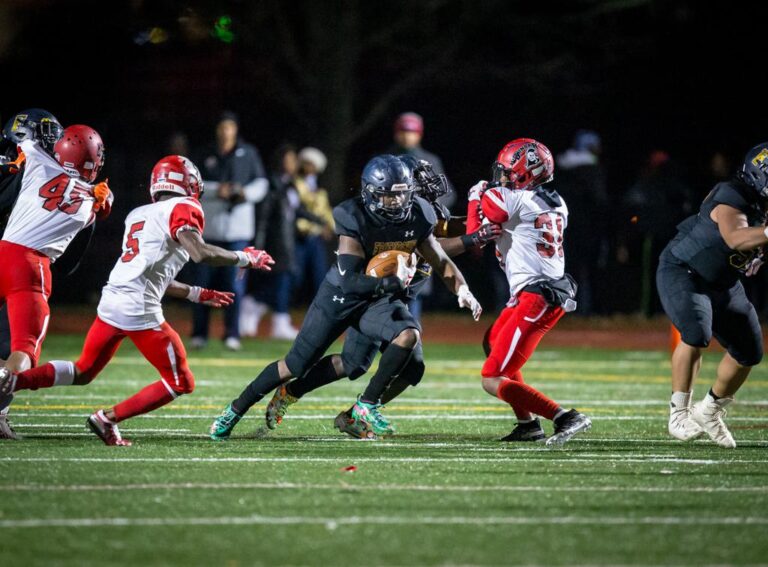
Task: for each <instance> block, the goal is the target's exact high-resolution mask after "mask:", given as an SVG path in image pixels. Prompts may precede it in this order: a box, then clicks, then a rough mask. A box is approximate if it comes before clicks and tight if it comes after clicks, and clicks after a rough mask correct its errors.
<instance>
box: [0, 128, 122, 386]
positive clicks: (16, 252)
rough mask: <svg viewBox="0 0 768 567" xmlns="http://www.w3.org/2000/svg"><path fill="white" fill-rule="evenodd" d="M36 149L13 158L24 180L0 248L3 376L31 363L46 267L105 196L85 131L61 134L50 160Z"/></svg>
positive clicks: (47, 280)
mask: <svg viewBox="0 0 768 567" xmlns="http://www.w3.org/2000/svg"><path fill="white" fill-rule="evenodd" d="M40 143H41V142H40V141H32V140H29V139H25V140H23V141H22V142H21V143H20V144H19V158H20V159H21V160H22V161H23V162H24V177H23V179H22V185H21V189H20V191H19V196H18V199H17V201H16V204H15V205H14V207H13V212H12V213H11V216H10V218H9V219H8V225H7V226H6V228H5V232H4V233H3V239H2V240H0V257H2V259H3V264H2V268H1V269H0V302H4V303H6V304H7V305H8V319H9V322H10V327H11V354H10V356H9V357H8V360H7V361H6V363H5V367H6V368H7V369H8V370H9V371H10V372H20V371H22V370H26V369H28V368H30V367H31V366H34V365H35V364H36V363H37V359H38V357H39V356H40V347H41V346H42V343H43V340H44V339H45V332H46V330H47V328H48V322H49V319H50V309H49V307H48V297H49V296H50V295H51V271H50V264H51V263H52V262H55V261H56V259H57V258H58V257H59V256H61V254H62V253H63V252H64V250H66V248H67V246H68V245H69V243H70V242H71V241H72V239H73V238H74V237H75V235H76V234H77V233H78V232H80V231H81V230H82V229H84V228H85V227H87V226H88V225H90V224H91V223H92V222H93V221H94V219H95V218H96V215H97V214H98V213H99V212H100V211H101V212H102V213H104V214H106V213H108V212H109V207H110V206H111V202H112V193H111V191H110V190H109V187H107V184H106V182H102V183H99V184H98V185H93V183H94V181H95V180H96V178H97V177H98V175H99V171H100V170H101V168H102V166H103V165H104V143H103V142H102V140H101V137H100V136H99V134H98V133H97V132H96V131H95V130H94V129H93V128H90V127H88V126H83V125H75V126H70V127H69V128H66V129H65V130H64V132H63V134H62V137H61V138H60V139H59V140H58V141H57V142H56V144H55V145H54V148H53V150H54V156H55V158H54V157H52V156H51V155H50V154H48V153H47V152H46V151H45V150H44V149H43V148H42V147H41V145H40Z"/></svg>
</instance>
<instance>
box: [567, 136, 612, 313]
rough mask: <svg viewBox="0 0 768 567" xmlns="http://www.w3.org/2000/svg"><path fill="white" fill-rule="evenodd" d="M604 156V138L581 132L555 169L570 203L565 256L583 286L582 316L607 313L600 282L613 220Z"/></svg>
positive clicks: (580, 285) (579, 297)
mask: <svg viewBox="0 0 768 567" xmlns="http://www.w3.org/2000/svg"><path fill="white" fill-rule="evenodd" d="M601 153H602V142H601V140H600V136H599V135H598V134H597V133H596V132H593V131H591V130H579V131H578V132H576V136H575V137H574V140H573V147H571V148H569V149H568V150H566V151H565V152H564V153H562V154H560V155H559V156H558V157H557V168H556V169H555V183H556V185H557V190H558V192H560V193H561V194H562V195H563V197H564V198H565V201H566V202H567V203H568V210H569V215H568V238H566V239H565V257H566V258H567V259H568V271H569V272H570V273H572V274H573V275H574V277H575V278H576V281H577V282H578V284H579V294H578V302H579V308H578V311H577V313H578V314H580V315H594V314H600V313H603V312H604V311H605V309H604V307H605V306H604V303H603V302H602V293H601V286H600V282H601V279H602V276H603V272H604V271H605V267H606V264H607V261H608V250H609V235H610V228H611V218H610V215H609V214H608V192H607V189H606V183H605V172H604V170H603V168H602V166H601V165H600V155H601Z"/></svg>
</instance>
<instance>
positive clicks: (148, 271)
mask: <svg viewBox="0 0 768 567" xmlns="http://www.w3.org/2000/svg"><path fill="white" fill-rule="evenodd" d="M204 228H205V220H204V216H203V209H202V207H201V206H200V203H198V202H197V200H195V199H193V198H191V197H174V198H172V199H166V200H164V201H159V202H157V203H152V204H150V205H144V206H143V207H139V208H137V209H134V210H133V211H131V212H130V213H129V214H128V216H127V217H126V219H125V233H124V236H123V251H122V254H121V256H120V258H119V259H118V260H117V263H116V264H115V267H114V268H112V272H111V273H110V274H109V281H108V282H107V285H105V286H104V288H103V289H102V291H101V301H100V302H99V307H98V309H97V311H98V314H99V317H100V318H101V319H103V320H104V321H106V322H107V323H109V324H110V325H113V326H115V327H117V328H119V329H124V330H126V331H139V330H142V329H151V328H154V327H157V326H158V325H161V324H162V323H163V321H165V318H164V317H163V309H162V306H161V303H160V302H161V300H162V298H163V295H165V290H166V289H167V288H168V285H169V284H170V283H171V281H172V280H173V279H174V278H175V277H176V275H177V274H178V273H179V270H181V268H182V267H184V264H186V263H187V262H188V261H189V254H188V253H187V251H186V250H184V248H183V247H182V246H181V244H180V243H179V241H178V239H177V235H178V233H179V232H180V231H183V230H196V231H197V232H199V233H200V234H202V233H203V229H204Z"/></svg>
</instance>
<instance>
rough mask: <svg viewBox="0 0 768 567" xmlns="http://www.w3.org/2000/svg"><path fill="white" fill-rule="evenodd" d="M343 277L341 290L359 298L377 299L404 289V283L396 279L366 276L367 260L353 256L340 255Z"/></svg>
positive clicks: (340, 271) (392, 277)
mask: <svg viewBox="0 0 768 567" xmlns="http://www.w3.org/2000/svg"><path fill="white" fill-rule="evenodd" d="M337 269H338V270H339V275H340V276H341V290H342V291H343V292H344V293H345V294H346V293H348V294H351V295H357V296H359V297H376V296H379V295H385V294H387V293H396V292H398V291H402V290H403V289H404V286H403V283H402V281H401V280H400V279H399V278H397V277H395V276H389V277H386V278H372V277H371V276H366V275H365V274H364V273H362V272H363V270H365V259H364V258H361V257H360V256H355V255H353V254H339V259H338V266H337Z"/></svg>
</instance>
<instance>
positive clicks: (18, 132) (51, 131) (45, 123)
mask: <svg viewBox="0 0 768 567" xmlns="http://www.w3.org/2000/svg"><path fill="white" fill-rule="evenodd" d="M63 132H64V128H63V127H62V125H61V123H60V122H59V121H58V120H57V119H56V117H55V116H54V115H53V114H51V113H50V112H48V111H47V110H43V109H42V108H30V109H27V110H22V111H21V112H19V113H17V114H14V115H13V116H12V117H11V118H10V120H8V122H6V123H5V128H3V138H5V139H6V140H8V141H9V142H11V143H13V144H20V143H21V142H22V141H23V140H39V141H40V145H42V147H43V149H44V150H45V151H46V152H48V153H49V154H51V155H53V146H54V145H56V142H58V141H59V138H61V135H62V133H63Z"/></svg>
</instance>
